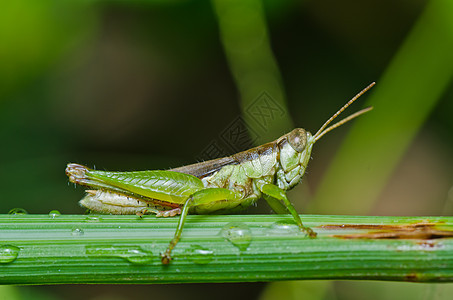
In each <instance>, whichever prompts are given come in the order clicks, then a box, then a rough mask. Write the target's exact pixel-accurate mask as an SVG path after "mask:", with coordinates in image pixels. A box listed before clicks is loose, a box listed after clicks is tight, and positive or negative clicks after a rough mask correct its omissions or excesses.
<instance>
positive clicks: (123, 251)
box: [85, 246, 157, 265]
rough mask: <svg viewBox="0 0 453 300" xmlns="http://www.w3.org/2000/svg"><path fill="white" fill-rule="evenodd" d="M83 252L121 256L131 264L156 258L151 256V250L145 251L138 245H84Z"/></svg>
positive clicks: (94, 254) (140, 263) (142, 262)
mask: <svg viewBox="0 0 453 300" xmlns="http://www.w3.org/2000/svg"><path fill="white" fill-rule="evenodd" d="M85 254H86V255H88V256H104V257H105V256H107V257H121V258H123V259H125V260H127V261H129V262H130V263H133V264H139V265H143V264H147V263H150V262H152V261H153V260H154V259H156V258H157V256H156V257H154V256H153V254H152V252H149V251H145V250H143V249H142V248H140V247H138V246H110V247H107V246H104V247H96V246H87V247H85Z"/></svg>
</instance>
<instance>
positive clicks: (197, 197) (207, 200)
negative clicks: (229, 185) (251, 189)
mask: <svg viewBox="0 0 453 300" xmlns="http://www.w3.org/2000/svg"><path fill="white" fill-rule="evenodd" d="M241 197H242V195H241V194H240V193H238V192H235V191H231V190H228V189H223V188H209V189H203V190H200V191H198V192H195V193H194V194H192V195H191V196H190V197H189V198H188V199H187V200H186V202H185V203H184V206H183V209H182V211H181V217H180V218H179V222H178V226H177V228H176V232H175V236H174V237H173V239H172V240H171V241H170V244H169V245H168V248H167V249H166V250H165V252H164V253H162V254H161V259H162V263H163V264H165V265H167V264H169V263H170V261H171V251H172V250H173V249H174V248H175V246H176V244H178V242H179V240H180V239H181V234H182V229H183V227H184V223H185V222H186V219H187V215H188V213H189V210H190V208H192V207H194V206H197V205H202V204H203V205H209V204H212V205H213V206H214V205H215V202H217V201H220V200H224V201H234V200H238V199H240V198H241Z"/></svg>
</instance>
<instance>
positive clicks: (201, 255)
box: [188, 245, 214, 265]
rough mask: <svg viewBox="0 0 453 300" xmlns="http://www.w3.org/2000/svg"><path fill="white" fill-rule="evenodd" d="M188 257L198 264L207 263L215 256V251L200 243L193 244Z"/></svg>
mask: <svg viewBox="0 0 453 300" xmlns="http://www.w3.org/2000/svg"><path fill="white" fill-rule="evenodd" d="M188 252H189V255H188V259H190V260H191V261H193V262H194V263H196V264H200V265H203V264H207V263H209V262H211V261H212V259H213V258H214V251H212V250H208V249H206V248H204V247H202V246H200V245H192V246H190V248H189V251H188Z"/></svg>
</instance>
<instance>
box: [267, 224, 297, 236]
mask: <svg viewBox="0 0 453 300" xmlns="http://www.w3.org/2000/svg"><path fill="white" fill-rule="evenodd" d="M266 234H267V235H294V234H304V233H303V232H302V231H301V230H300V229H299V226H297V224H296V223H295V222H294V221H277V222H275V223H273V224H272V225H271V226H270V227H269V228H268V229H267V231H266Z"/></svg>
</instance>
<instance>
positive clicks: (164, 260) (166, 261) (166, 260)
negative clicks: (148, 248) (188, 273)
mask: <svg viewBox="0 0 453 300" xmlns="http://www.w3.org/2000/svg"><path fill="white" fill-rule="evenodd" d="M160 260H161V261H162V264H163V265H168V264H170V261H171V256H170V253H169V251H168V249H167V250H166V251H165V252H164V253H161V254H160Z"/></svg>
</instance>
